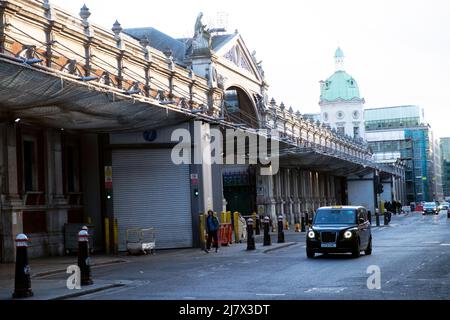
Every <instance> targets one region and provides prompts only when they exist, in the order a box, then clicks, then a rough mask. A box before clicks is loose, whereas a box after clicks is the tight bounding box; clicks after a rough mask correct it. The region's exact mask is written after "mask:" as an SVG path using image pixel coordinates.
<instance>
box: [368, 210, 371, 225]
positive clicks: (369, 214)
mask: <svg viewBox="0 0 450 320" xmlns="http://www.w3.org/2000/svg"><path fill="white" fill-rule="evenodd" d="M367 218H369V223H370V225H372V212H371V211H370V210H368V211H367Z"/></svg>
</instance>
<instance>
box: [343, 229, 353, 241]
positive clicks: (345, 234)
mask: <svg viewBox="0 0 450 320" xmlns="http://www.w3.org/2000/svg"><path fill="white" fill-rule="evenodd" d="M352 236H353V233H352V232H351V231H345V233H344V238H345V239H350V238H351V237H352Z"/></svg>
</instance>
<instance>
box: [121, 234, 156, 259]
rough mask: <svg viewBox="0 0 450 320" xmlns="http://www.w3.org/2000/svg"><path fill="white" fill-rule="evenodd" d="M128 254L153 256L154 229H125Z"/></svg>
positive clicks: (154, 243)
mask: <svg viewBox="0 0 450 320" xmlns="http://www.w3.org/2000/svg"><path fill="white" fill-rule="evenodd" d="M126 242H127V252H128V254H132V255H137V254H150V253H151V254H155V248H156V230H155V228H147V229H141V228H130V229H127V239H126Z"/></svg>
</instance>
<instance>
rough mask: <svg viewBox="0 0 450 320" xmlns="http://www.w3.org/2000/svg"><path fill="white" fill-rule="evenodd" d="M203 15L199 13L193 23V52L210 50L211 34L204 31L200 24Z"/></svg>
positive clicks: (203, 26) (201, 23) (204, 26)
mask: <svg viewBox="0 0 450 320" xmlns="http://www.w3.org/2000/svg"><path fill="white" fill-rule="evenodd" d="M202 18H203V13H202V12H200V13H199V14H198V16H197V21H196V22H195V31H194V37H193V39H192V48H193V49H194V52H209V50H210V49H211V32H210V30H208V29H206V25H204V24H203V22H202Z"/></svg>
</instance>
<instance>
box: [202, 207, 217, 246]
mask: <svg viewBox="0 0 450 320" xmlns="http://www.w3.org/2000/svg"><path fill="white" fill-rule="evenodd" d="M219 226H220V223H219V219H217V217H215V216H214V212H213V211H212V210H209V211H208V217H207V218H206V232H207V233H208V240H207V242H206V249H205V251H206V252H207V253H209V250H211V242H212V240H213V239H214V247H215V248H216V252H218V251H219V238H218V236H217V233H218V231H219Z"/></svg>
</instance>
